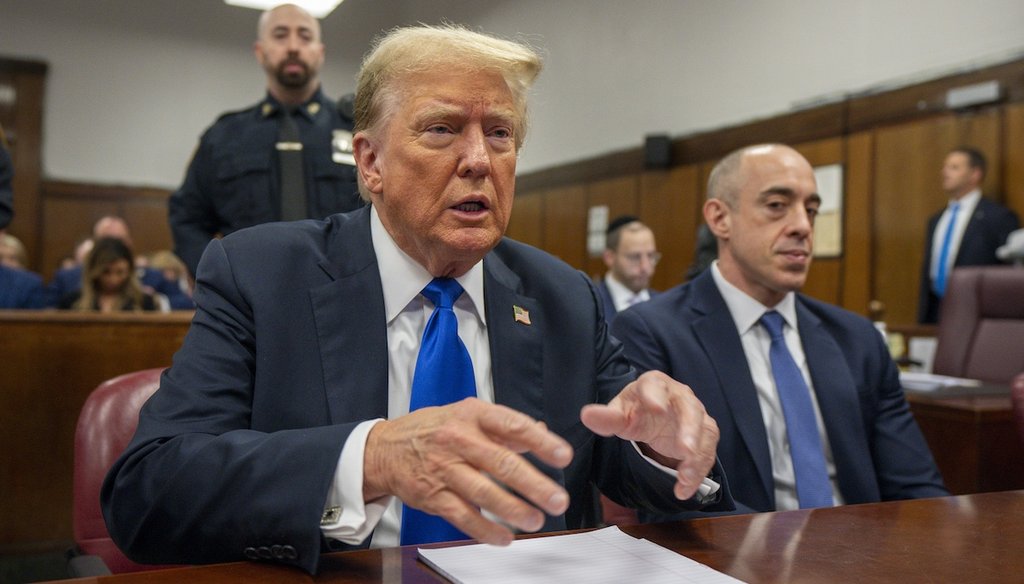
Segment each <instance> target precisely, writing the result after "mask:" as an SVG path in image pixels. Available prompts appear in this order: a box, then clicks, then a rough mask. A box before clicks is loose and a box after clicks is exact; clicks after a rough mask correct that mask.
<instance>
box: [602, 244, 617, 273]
mask: <svg viewBox="0 0 1024 584" xmlns="http://www.w3.org/2000/svg"><path fill="white" fill-rule="evenodd" d="M601 257H602V258H604V265H605V266H607V267H608V269H609V270H610V269H612V264H613V263H615V252H614V251H612V250H610V249H606V250H604V253H603V254H601Z"/></svg>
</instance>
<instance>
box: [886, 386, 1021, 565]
mask: <svg viewBox="0 0 1024 584" xmlns="http://www.w3.org/2000/svg"><path fill="white" fill-rule="evenodd" d="M906 394H907V401H908V402H909V403H910V409H911V411H912V412H913V413H914V418H915V419H916V420H917V423H918V425H919V426H920V427H921V432H922V433H923V434H924V437H925V440H927V441H928V446H929V447H930V448H931V450H932V455H934V456H935V462H936V464H938V466H939V470H940V471H941V472H942V478H943V479H944V480H945V481H946V487H947V488H949V490H950V492H951V493H953V494H954V495H962V494H967V493H983V492H989V491H1005V490H1010V489H1024V447H1022V445H1021V443H1020V436H1019V434H1018V431H1017V427H1016V420H1014V417H1013V407H1012V404H1011V403H1010V388H1009V387H1008V386H983V387H980V388H971V387H968V388H949V389H944V390H939V391H937V392H930V393H925V392H912V391H907V392H906ZM1021 580H1022V581H1024V576H1022V578H1021Z"/></svg>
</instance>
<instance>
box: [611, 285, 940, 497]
mask: <svg viewBox="0 0 1024 584" xmlns="http://www.w3.org/2000/svg"><path fill="white" fill-rule="evenodd" d="M796 312H797V322H798V323H799V325H798V326H799V331H800V339H801V342H802V343H803V349H804V352H805V354H806V356H807V363H808V367H809V369H810V374H811V379H812V382H813V385H814V392H815V394H816V396H817V399H818V405H819V407H820V409H821V415H822V418H823V419H824V422H825V428H826V431H827V432H828V439H829V442H830V444H831V446H832V453H833V457H834V459H835V464H836V475H837V480H838V483H839V490H840V492H841V493H842V495H843V498H844V499H845V501H846V503H868V502H874V501H879V500H891V499H909V498H917V497H930V496H943V495H947V494H948V493H947V491H946V489H945V487H944V486H943V483H942V478H941V477H940V476H939V472H938V470H937V469H936V466H935V463H934V461H933V459H932V455H931V452H930V451H929V450H928V446H927V444H926V443H925V441H924V439H923V438H922V436H921V432H920V430H919V428H918V427H917V424H916V422H915V421H914V419H913V417H912V416H911V413H910V411H909V408H908V406H907V402H906V400H905V399H904V396H903V391H902V389H901V387H900V383H899V377H898V373H897V370H896V366H895V365H894V364H893V361H892V359H891V358H890V357H889V353H888V350H887V349H886V346H885V343H884V342H883V341H882V337H881V335H879V334H878V331H877V330H876V329H875V328H874V326H872V324H871V323H870V322H869V321H868V320H866V319H864V318H862V317H860V316H857V315H854V314H853V313H850V312H847V311H845V310H842V309H840V308H837V307H835V306H831V305H828V304H825V303H823V302H819V301H816V300H812V299H810V298H807V297H806V296H803V295H799V294H798V295H797V301H796ZM612 334H613V335H614V336H615V337H617V338H618V339H620V340H621V341H622V343H623V346H624V348H625V350H626V356H627V357H629V359H630V360H631V361H633V363H634V365H636V366H637V368H638V369H640V370H641V371H644V370H648V369H658V370H661V371H664V372H665V373H668V374H669V375H671V376H672V377H674V378H675V379H678V380H679V381H681V382H683V383H686V384H687V385H689V386H690V387H691V388H692V389H693V391H694V392H695V393H696V394H697V397H699V398H700V400H701V401H702V402H703V403H704V406H705V407H706V408H707V410H708V412H709V413H710V414H711V416H712V417H713V418H714V419H715V421H716V422H718V427H719V429H720V430H721V439H720V441H719V444H718V457H719V460H720V461H721V464H722V466H723V468H724V469H725V473H726V475H727V476H728V477H729V484H730V487H731V492H732V495H733V498H734V500H735V501H736V504H737V507H739V506H745V507H747V508H749V509H752V510H755V511H772V510H774V509H775V487H774V482H773V479H772V469H771V458H770V456H769V452H768V438H767V435H766V433H765V429H764V422H763V419H762V417H761V407H760V404H759V403H758V399H757V392H756V390H755V388H754V383H753V380H752V378H751V374H750V369H749V367H748V366H747V361H746V358H745V356H744V352H743V346H742V344H741V342H740V337H739V334H738V333H737V332H736V325H735V323H734V321H733V318H732V314H731V313H730V312H729V308H728V306H727V305H726V304H725V300H724V299H723V298H722V296H721V294H720V293H719V291H718V287H717V286H715V282H714V279H713V278H712V274H711V271H710V270H705V271H704V272H703V273H702V274H701V275H700V276H698V277H697V278H696V279H694V280H693V281H692V282H690V283H688V284H684V285H681V286H677V287H675V288H673V289H671V290H669V291H667V292H665V293H663V294H661V295H660V296H659V297H658V298H655V299H653V300H651V301H649V302H644V303H641V304H638V305H636V306H634V307H632V308H630V309H629V310H627V311H623V312H622V313H620V314H619V315H618V317H616V319H615V322H614V324H613V325H612Z"/></svg>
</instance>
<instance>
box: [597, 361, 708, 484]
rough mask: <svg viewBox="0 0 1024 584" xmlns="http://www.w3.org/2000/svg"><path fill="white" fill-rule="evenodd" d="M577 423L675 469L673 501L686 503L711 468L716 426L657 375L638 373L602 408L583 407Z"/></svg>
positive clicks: (678, 386)
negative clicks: (636, 446)
mask: <svg viewBox="0 0 1024 584" xmlns="http://www.w3.org/2000/svg"><path fill="white" fill-rule="evenodd" d="M580 418H581V419H582V420H583V424H584V425H586V427H588V428H590V429H591V430H592V431H594V432H595V433H597V434H600V435H601V436H612V435H615V436H618V437H619V438H622V439H624V440H633V441H635V442H637V443H640V447H641V449H643V450H644V453H645V454H647V455H648V456H650V457H651V458H654V459H655V460H657V461H658V462H660V463H661V464H663V465H665V466H668V467H671V468H675V469H676V470H677V472H678V474H677V478H676V485H675V495H676V497H678V498H679V499H689V498H690V497H692V496H693V494H694V493H695V492H697V487H699V486H700V484H701V481H702V480H703V478H704V477H705V476H707V473H708V471H710V470H711V467H712V465H714V463H715V449H716V448H717V447H718V424H717V423H715V420H714V419H712V418H711V416H709V415H708V413H707V411H706V410H705V409H704V404H702V403H700V400H698V399H697V396H695V395H694V394H693V391H692V390H691V389H690V388H689V387H687V386H685V385H683V384H682V383H679V382H678V381H676V380H674V379H672V378H671V377H669V376H668V375H665V374H664V373H661V372H660V371H648V372H647V373H644V374H643V375H641V376H640V377H639V378H638V379H637V380H636V381H634V382H633V383H630V384H629V385H627V386H626V387H625V388H624V389H623V390H622V391H621V392H620V393H619V395H618V396H616V397H615V399H613V400H612V401H611V402H609V403H608V405H601V404H591V405H587V406H584V407H583V410H582V412H580Z"/></svg>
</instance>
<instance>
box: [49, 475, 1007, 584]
mask: <svg viewBox="0 0 1024 584" xmlns="http://www.w3.org/2000/svg"><path fill="white" fill-rule="evenodd" d="M623 530H624V531H626V532H628V533H630V534H631V535H634V536H637V537H644V538H647V539H649V540H651V541H653V542H655V543H658V544H660V545H663V546H665V547H667V548H670V549H673V550H675V551H677V552H679V553H681V554H683V555H685V556H687V557H689V558H692V559H694V560H696V561H698V562H701V563H704V564H706V565H708V566H710V567H712V568H714V569H716V570H719V571H721V572H724V573H726V574H729V575H730V576H733V577H735V578H739V579H740V580H744V581H746V582H750V583H752V584H753V583H773V582H786V583H800V582H809V583H815V584H818V583H822V582H829V583H837V582H899V583H901V584H903V583H911V582H986V583H1001V582H1013V583H1020V582H1021V581H1024V491H1007V492H999V493H984V494H978V495H964V496H959V497H944V498H938V499H922V500H917V501H899V502H890V503H876V504H871V505H848V506H845V507H836V508H832V509H817V510H813V511H784V512H778V513H761V514H756V515H741V516H735V517H716V518H710V519H698V520H694V521H688V522H675V523H662V524H656V525H636V526H629V527H624V528H623ZM440 581H443V580H442V579H441V578H440V577H439V576H437V575H436V574H435V573H434V572H433V571H431V570H430V569H429V568H427V567H426V566H425V565H424V564H422V563H420V562H418V561H417V560H416V550H415V549H414V548H411V547H406V548H391V549H385V550H368V551H358V552H345V553H336V554H329V555H326V556H324V557H323V559H322V561H321V563H320V572H319V573H318V574H317V575H316V576H315V577H314V576H309V575H308V574H306V573H305V572H301V571H299V570H297V569H294V568H287V567H283V566H274V565H269V564H258V563H232V564H217V565H212V566H200V567H189V568H176V569H171V570H164V571H155V572H140V573H137V574H122V575H116V576H104V577H99V578H81V579H78V580H72V581H62V582H78V583H95V584H131V583H140V582H145V583H147V584H148V583H152V584H161V583H167V584H170V583H178V582H190V583H196V584H204V583H214V582H216V583H232V582H246V583H257V584H258V583H262V582H266V583H271V582H273V583H291V582H337V583H349V582H353V583H354V582H359V583H366V582H386V583H393V582H401V583H403V584H415V583H419V582H440ZM640 584H642V583H640Z"/></svg>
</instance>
